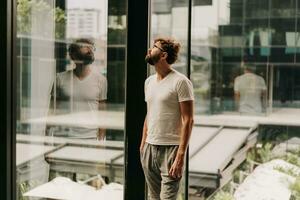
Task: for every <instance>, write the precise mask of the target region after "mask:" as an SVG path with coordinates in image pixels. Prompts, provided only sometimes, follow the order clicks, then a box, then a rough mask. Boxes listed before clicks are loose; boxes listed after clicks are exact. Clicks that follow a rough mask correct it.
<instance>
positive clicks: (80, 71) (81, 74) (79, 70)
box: [74, 64, 91, 79]
mask: <svg viewBox="0 0 300 200" xmlns="http://www.w3.org/2000/svg"><path fill="white" fill-rule="evenodd" d="M90 72H91V68H90V65H82V64H77V65H76V68H75V69H74V74H75V76H77V77H78V78H79V79H83V78H85V77H86V76H88V75H89V74H90Z"/></svg>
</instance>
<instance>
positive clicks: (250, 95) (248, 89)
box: [234, 73, 267, 114]
mask: <svg viewBox="0 0 300 200" xmlns="http://www.w3.org/2000/svg"><path fill="white" fill-rule="evenodd" d="M266 89H267V87H266V83H265V80H264V79H263V78H262V77H261V76H258V75H256V74H253V73H245V74H243V75H241V76H238V77H236V78H235V80H234V92H239V93H240V102H239V112H241V113H250V114H256V113H261V112H262V99H261V97H262V93H263V92H264V91H266Z"/></svg>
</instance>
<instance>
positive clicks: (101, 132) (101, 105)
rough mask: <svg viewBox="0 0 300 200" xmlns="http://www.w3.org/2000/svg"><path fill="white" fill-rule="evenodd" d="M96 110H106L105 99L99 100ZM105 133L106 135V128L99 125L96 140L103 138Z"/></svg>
mask: <svg viewBox="0 0 300 200" xmlns="http://www.w3.org/2000/svg"><path fill="white" fill-rule="evenodd" d="M98 110H99V111H103V110H106V100H102V101H99V108H98ZM105 135H106V129H104V128H101V127H100V128H99V129H98V132H97V140H104V138H105Z"/></svg>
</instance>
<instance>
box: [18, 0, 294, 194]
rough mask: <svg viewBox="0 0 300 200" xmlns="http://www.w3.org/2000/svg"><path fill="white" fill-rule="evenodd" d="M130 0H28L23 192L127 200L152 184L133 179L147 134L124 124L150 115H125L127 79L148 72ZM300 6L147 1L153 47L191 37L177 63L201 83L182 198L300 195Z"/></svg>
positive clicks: (23, 43)
mask: <svg viewBox="0 0 300 200" xmlns="http://www.w3.org/2000/svg"><path fill="white" fill-rule="evenodd" d="M128 2H130V0H128V1H127V0H123V1H120V0H118V1H117V0H101V1H96V0H86V1H81V0H68V1H54V0H17V2H16V3H17V16H16V19H15V20H16V28H17V31H16V41H15V43H16V47H15V52H16V66H14V67H15V70H16V71H15V73H16V74H15V76H16V91H15V92H16V95H17V96H16V105H13V106H14V107H15V109H14V110H15V111H16V113H15V115H16V119H15V120H16V130H15V131H16V180H14V181H16V191H15V192H16V197H17V199H20V200H29V199H72V200H73V199H101V198H104V199H113V198H115V199H124V198H125V196H126V190H128V191H130V192H133V191H134V190H133V189H130V188H134V187H135V186H137V185H141V184H143V183H141V179H140V178H136V180H137V182H136V183H134V184H133V185H130V186H126V179H125V177H126V172H127V171H131V172H134V171H135V170H137V169H138V167H137V168H130V169H127V168H126V167H128V163H125V162H124V157H126V156H128V155H127V153H128V150H129V149H130V148H132V149H134V148H133V147H132V146H131V145H136V144H137V143H136V141H133V140H131V139H132V138H133V137H132V135H130V136H131V137H128V138H130V139H129V141H127V144H126V145H124V142H125V141H124V138H125V139H126V136H127V135H126V134H137V135H138V134H139V133H135V131H134V132H131V130H129V131H127V129H128V127H130V126H127V125H126V123H125V122H126V121H128V119H126V118H128V117H132V118H135V117H136V116H140V115H139V114H136V116H135V115H132V116H128V115H126V113H127V111H128V110H127V109H128V104H130V102H129V101H128V99H126V98H125V97H126V92H127V89H128V88H126V84H127V83H128V80H129V79H130V80H131V79H132V78H134V79H135V78H138V77H139V78H140V77H146V74H139V73H137V74H133V73H128V68H129V67H132V66H126V63H127V60H128V59H129V58H128V55H129V54H128V49H127V48H128V47H129V46H130V45H129V44H128V43H127V40H128V38H130V39H132V38H131V37H129V36H128V34H129V33H130V32H127V31H128V30H129V25H128V24H130V21H129V14H130V13H127V9H128V7H127V6H128ZM299 5H300V2H299V1H298V0H288V1H280V0H251V1H250V0H249V1H246V0H151V1H149V6H150V9H149V10H147V9H146V8H145V9H144V8H139V9H142V10H143V11H144V12H149V18H148V27H149V31H148V38H146V37H145V38H144V39H145V41H147V40H148V45H149V47H150V46H151V45H153V40H154V39H156V38H158V37H172V38H175V39H176V40H177V41H178V42H180V44H181V50H180V55H179V59H178V61H177V62H176V63H175V64H174V65H173V66H172V67H173V68H174V69H176V70H177V71H179V72H181V73H183V74H184V75H186V76H187V77H189V78H190V80H191V81H192V83H193V87H194V95H195V104H194V105H195V116H194V121H195V122H194V127H193V131H192V136H191V139H190V146H189V153H188V163H187V165H186V168H185V169H186V171H187V172H188V173H186V174H188V175H187V176H185V177H183V179H182V184H181V188H180V192H179V195H178V200H183V199H190V200H206V199H207V200H233V199H236V200H246V199H251V200H252V199H253V200H254V199H257V200H263V199H275V200H277V199H278V200H285V199H286V200H291V199H299V198H300V196H299V194H300V191H299V184H300V183H299V179H300V128H299V127H300V117H299V116H300V81H299V79H298V78H297V77H298V76H299V75H300V68H299V66H300V57H299V54H300V50H299V49H300V43H299V41H298V40H299V36H300V31H299V30H298V29H300V24H299V22H298V21H299V14H298V12H299V9H300V7H299ZM189 10H191V13H189ZM130 12H137V11H135V10H134V9H132V10H130ZM189 27H190V30H189ZM135 28H136V27H135ZM136 30H137V32H138V29H136ZM145 32H146V31H145ZM129 50H132V49H129ZM138 51H140V49H138ZM146 51H147V50H146V49H145V55H146ZM130 52H131V54H130V55H133V54H132V52H134V51H130ZM135 59H136V60H141V59H142V60H144V57H141V58H135ZM132 63H134V62H132ZM131 70H132V69H131ZM137 71H138V72H140V71H139V70H137ZM130 72H132V71H130ZM148 72H149V73H148V75H150V74H153V73H155V71H154V68H152V67H150V66H149V67H148ZM126 81H127V82H126ZM143 86H144V85H141V86H137V87H136V88H135V89H136V91H140V90H138V89H140V88H143ZM131 89H132V88H131ZM130 94H132V93H130ZM133 96H134V95H133ZM137 96H138V95H137ZM126 101H127V102H126ZM125 102H126V104H125ZM126 105H127V106H126ZM135 106H136V108H135V109H136V111H137V112H142V110H143V109H145V108H144V107H146V106H145V105H142V104H137V105H135ZM143 106H144V107H143ZM125 107H126V108H125ZM136 120H137V122H138V121H141V120H140V119H136ZM124 124H125V125H124ZM133 125H135V124H133ZM131 126H132V124H131ZM136 126H139V124H137V125H136ZM141 126H142V125H141ZM125 130H126V131H125ZM125 132H128V133H125ZM141 134H142V132H141ZM124 136H125V137H124ZM138 145H139V144H138ZM138 145H137V146H136V153H138ZM132 149H131V150H132ZM131 158H132V157H131ZM134 159H135V160H139V157H138V154H136V158H135V157H134ZM131 161H132V160H130V159H129V161H128V162H131ZM131 166H132V165H131ZM128 174H129V173H128ZM130 174H134V173H130ZM124 175H125V176H124ZM282 180H286V182H282ZM135 184H136V185H135ZM95 188H96V189H97V190H95ZM128 188H129V189H128ZM68 190H71V191H75V192H70V193H68V192H66V191H68ZM111 191H113V192H111ZM124 191H125V193H124V194H125V195H123V192H124ZM145 193H147V191H146V190H145ZM80 195H82V196H80ZM89 195H90V196H89ZM101 195H113V196H112V197H110V196H105V197H104V196H101ZM132 196H134V195H132ZM145 199H147V198H145Z"/></svg>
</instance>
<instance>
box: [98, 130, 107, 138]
mask: <svg viewBox="0 0 300 200" xmlns="http://www.w3.org/2000/svg"><path fill="white" fill-rule="evenodd" d="M105 135H106V130H105V129H99V130H98V132H97V140H104V138H105Z"/></svg>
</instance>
